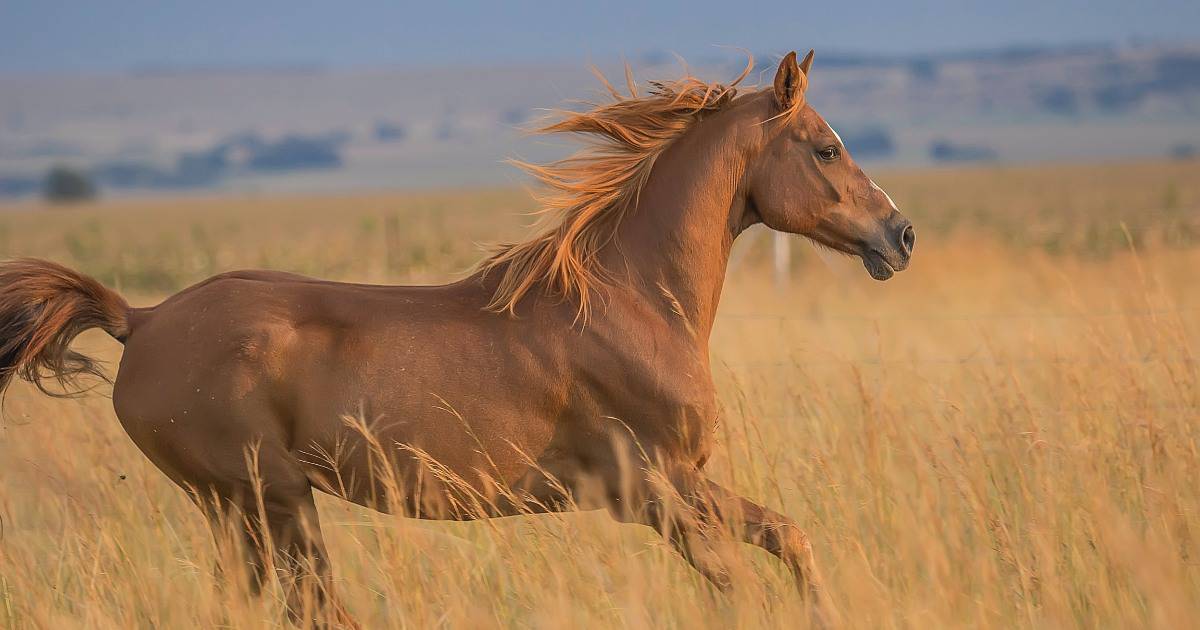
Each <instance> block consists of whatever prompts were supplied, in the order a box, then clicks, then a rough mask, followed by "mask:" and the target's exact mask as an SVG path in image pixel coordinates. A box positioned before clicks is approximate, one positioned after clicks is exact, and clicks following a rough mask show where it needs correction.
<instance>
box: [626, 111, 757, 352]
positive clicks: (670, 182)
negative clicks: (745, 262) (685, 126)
mask: <svg viewBox="0 0 1200 630" xmlns="http://www.w3.org/2000/svg"><path fill="white" fill-rule="evenodd" d="M696 131H701V130H700V129H697V130H696ZM744 167H745V164H744V157H743V156H742V154H741V152H739V151H737V150H735V148H734V143H733V142H732V141H730V140H729V139H728V138H726V137H723V136H722V135H721V134H720V133H714V132H712V131H710V132H709V133H704V134H696V135H692V134H689V135H687V136H684V137H683V138H680V139H679V141H677V143H676V144H675V145H674V146H672V147H671V148H670V149H669V150H668V151H667V152H666V153H665V154H663V155H662V156H660V158H659V160H658V161H657V162H656V163H655V166H654V171H653V173H652V174H651V176H650V179H649V180H648V181H647V182H646V184H645V186H644V187H643V189H642V192H641V194H640V195H639V200H638V207H637V208H636V209H635V210H634V211H633V212H631V213H630V214H629V216H627V217H626V218H625V219H624V221H623V222H622V225H621V227H620V229H619V230H618V232H617V237H616V238H615V239H614V241H613V243H611V244H610V246H609V248H608V250H609V251H607V252H605V254H606V255H605V258H606V259H607V260H605V263H606V265H607V266H608V268H609V269H610V270H612V271H614V272H615V273H616V274H617V276H618V277H619V278H625V279H628V281H630V282H632V283H634V284H635V285H637V286H638V288H639V289H641V291H640V293H641V294H642V295H643V296H645V297H646V299H648V300H649V301H650V302H651V303H652V304H653V306H654V307H655V308H656V309H657V310H661V311H662V312H664V314H665V315H666V316H667V317H668V318H675V319H681V320H683V321H680V322H679V324H680V326H681V329H682V330H684V331H686V332H687V334H689V335H691V336H693V337H695V338H696V339H697V341H699V342H702V343H705V344H706V342H707V340H708V335H709V333H710V331H711V330H712V325H713V320H714V318H715V317H716V312H717V304H718V302H719V300H720V298H721V287H722V284H723V283H724V280H725V267H726V265H727V264H728V262H729V251H730V248H731V247H732V245H733V239H734V238H735V237H736V236H737V233H738V232H739V231H741V229H742V227H744V226H743V214H744V211H745V201H744V199H741V198H740V186H741V184H740V182H741V179H742V174H743V171H744Z"/></svg>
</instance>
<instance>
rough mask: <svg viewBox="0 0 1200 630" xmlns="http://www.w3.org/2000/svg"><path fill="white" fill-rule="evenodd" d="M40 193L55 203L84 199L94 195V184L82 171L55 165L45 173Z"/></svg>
mask: <svg viewBox="0 0 1200 630" xmlns="http://www.w3.org/2000/svg"><path fill="white" fill-rule="evenodd" d="M42 194H43V195H45V196H46V199H48V200H50V201H53V202H55V203H67V202H72V201H86V200H88V199H91V198H93V197H95V196H96V185H95V184H93V183H92V180H91V179H90V178H89V177H88V176H87V174H86V173H84V172H82V171H78V170H75V169H73V168H70V167H68V166H55V167H54V168H51V169H50V172H49V173H47V174H46V180H45V182H44V183H43V184H42Z"/></svg>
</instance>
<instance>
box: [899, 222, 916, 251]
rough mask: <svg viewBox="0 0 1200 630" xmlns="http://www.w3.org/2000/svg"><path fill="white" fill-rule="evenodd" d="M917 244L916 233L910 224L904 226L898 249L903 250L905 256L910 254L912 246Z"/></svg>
mask: <svg viewBox="0 0 1200 630" xmlns="http://www.w3.org/2000/svg"><path fill="white" fill-rule="evenodd" d="M916 243H917V232H916V230H914V229H913V226H912V224H909V225H906V226H904V231H903V232H901V233H900V249H902V250H904V253H905V254H911V253H912V250H913V245H916Z"/></svg>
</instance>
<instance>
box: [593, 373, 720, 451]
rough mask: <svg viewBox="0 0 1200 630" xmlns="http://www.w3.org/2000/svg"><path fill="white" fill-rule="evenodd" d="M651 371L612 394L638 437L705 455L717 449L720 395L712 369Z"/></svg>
mask: <svg viewBox="0 0 1200 630" xmlns="http://www.w3.org/2000/svg"><path fill="white" fill-rule="evenodd" d="M668 374H669V378H665V379H664V378H662V376H663V374H662V373H660V374H658V375H655V376H647V377H646V378H644V379H640V380H639V381H638V382H635V383H632V384H631V385H632V386H631V387H629V388H628V389H625V390H624V391H623V392H619V393H617V392H614V396H613V398H612V400H613V402H614V405H613V406H614V407H615V408H616V409H615V411H617V413H616V414H614V416H616V417H619V418H621V419H622V421H623V422H624V423H625V424H626V425H627V426H628V430H629V431H631V432H632V433H633V434H634V436H635V437H636V438H637V440H638V441H639V442H640V443H641V444H642V445H645V446H650V447H652V448H653V449H655V450H659V451H661V452H663V453H665V454H675V455H677V456H679V457H681V458H683V459H687V460H693V461H698V460H703V459H705V458H706V457H707V455H708V453H709V451H710V450H711V449H712V443H713V437H714V435H715V432H716V426H717V410H718V405H717V397H716V392H715V390H714V389H713V387H712V385H711V381H710V379H709V377H708V374H707V372H702V373H697V374H696V375H695V376H694V377H693V376H692V375H690V374H688V373H687V372H685V371H673V372H668Z"/></svg>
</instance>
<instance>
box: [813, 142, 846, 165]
mask: <svg viewBox="0 0 1200 630" xmlns="http://www.w3.org/2000/svg"><path fill="white" fill-rule="evenodd" d="M841 154H842V152H841V151H840V150H839V149H838V148H837V147H835V146H833V145H830V146H827V147H825V148H824V149H821V150H820V151H817V157H819V158H821V159H822V160H825V161H826V162H832V161H834V160H836V159H838V156H839V155H841Z"/></svg>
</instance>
